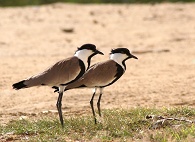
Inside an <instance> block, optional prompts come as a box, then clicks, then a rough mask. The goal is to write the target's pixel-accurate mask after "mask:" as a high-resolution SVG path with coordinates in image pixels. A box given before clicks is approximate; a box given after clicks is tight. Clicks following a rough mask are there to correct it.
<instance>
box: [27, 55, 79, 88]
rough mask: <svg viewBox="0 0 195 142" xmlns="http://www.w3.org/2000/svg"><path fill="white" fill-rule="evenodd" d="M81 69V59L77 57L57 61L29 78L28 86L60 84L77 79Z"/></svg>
mask: <svg viewBox="0 0 195 142" xmlns="http://www.w3.org/2000/svg"><path fill="white" fill-rule="evenodd" d="M80 71H81V67H80V65H79V59H78V58H77V57H71V58H68V59H65V60H61V61H59V62H57V63H55V64H54V65H52V66H51V67H49V68H48V69H47V70H45V71H44V72H42V73H40V74H38V75H35V76H32V77H30V78H28V79H27V80H26V81H25V84H26V85H27V87H31V86H37V85H49V86H58V85H60V84H66V83H68V82H70V81H72V80H73V79H75V78H76V77H77V76H78V74H79V73H80Z"/></svg>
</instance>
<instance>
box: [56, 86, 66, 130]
mask: <svg viewBox="0 0 195 142" xmlns="http://www.w3.org/2000/svg"><path fill="white" fill-rule="evenodd" d="M63 91H64V87H59V96H58V100H57V104H56V106H57V109H58V114H59V117H60V122H61V125H62V127H64V120H63V116H62V97H63Z"/></svg>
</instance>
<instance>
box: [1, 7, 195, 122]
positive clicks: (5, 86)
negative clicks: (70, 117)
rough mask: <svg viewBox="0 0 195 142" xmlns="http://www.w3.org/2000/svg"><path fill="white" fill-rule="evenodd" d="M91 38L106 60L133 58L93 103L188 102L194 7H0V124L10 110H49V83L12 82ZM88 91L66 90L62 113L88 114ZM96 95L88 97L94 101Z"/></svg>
mask: <svg viewBox="0 0 195 142" xmlns="http://www.w3.org/2000/svg"><path fill="white" fill-rule="evenodd" d="M85 43H93V44H95V45H96V46H97V48H98V49H99V50H101V51H103V52H104V53H105V56H100V55H98V56H95V58H93V59H92V63H95V62H98V61H104V60H107V59H108V54H109V52H110V49H111V48H117V47H127V48H128V49H130V50H131V51H132V52H133V53H134V54H135V55H136V56H137V57H138V58H139V60H133V59H131V60H128V61H127V62H126V65H127V70H126V73H125V74H124V75H123V76H122V77H121V78H120V79H119V81H118V82H116V83H115V84H113V85H112V86H109V87H107V88H106V89H105V90H104V94H103V97H102V101H101V102H102V103H101V107H102V109H105V108H131V107H138V106H142V107H174V106H183V105H186V106H191V107H194V106H195V97H194V95H195V4H193V3H191V4H180V3H177V4H168V3H164V4H156V5H144V4H140V5H139V4H134V5H127V4H123V5H116V4H115V5H109V4H108V5H104V4H101V5H95V4H94V5H90V4H88V5H79V4H61V3H56V4H51V5H43V6H30V7H22V8H20V7H18V8H0V123H4V122H5V121H8V120H10V119H12V118H14V116H17V114H18V113H40V112H42V111H45V110H55V111H56V101H57V97H58V94H57V93H55V94H54V93H53V90H52V89H50V88H49V87H34V88H29V89H24V90H20V91H16V90H13V89H12V84H13V83H15V82H18V81H20V80H22V79H24V78H27V77H29V76H31V75H34V74H37V73H39V72H41V71H43V70H44V69H45V68H47V67H48V66H50V65H51V64H53V63H55V62H57V61H58V60H61V59H64V58H67V57H70V56H72V55H73V54H74V52H75V50H76V48H77V47H79V46H81V45H82V44H85ZM91 96H92V90H91V89H80V90H71V91H67V92H65V94H64V97H63V104H62V107H63V111H64V114H66V113H70V112H75V113H76V112H79V111H88V112H90V111H91V109H90V105H89V101H90V99H91ZM97 98H98V97H96V98H95V101H96V100H97Z"/></svg>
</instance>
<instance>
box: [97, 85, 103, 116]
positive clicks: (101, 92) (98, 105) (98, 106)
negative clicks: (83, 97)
mask: <svg viewBox="0 0 195 142" xmlns="http://www.w3.org/2000/svg"><path fill="white" fill-rule="evenodd" d="M102 94H103V88H100V96H99V99H98V102H97V108H98V113H99V116H100V117H101V110H100V101H101V97H102Z"/></svg>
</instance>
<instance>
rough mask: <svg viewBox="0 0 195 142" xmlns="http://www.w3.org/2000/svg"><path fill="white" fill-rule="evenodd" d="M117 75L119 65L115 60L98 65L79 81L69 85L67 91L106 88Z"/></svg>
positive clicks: (92, 67) (91, 68)
mask: <svg viewBox="0 0 195 142" xmlns="http://www.w3.org/2000/svg"><path fill="white" fill-rule="evenodd" d="M116 74H117V63H116V62H114V61H113V60H108V61H105V62H101V63H97V64H95V65H93V66H91V67H90V68H89V70H88V71H86V72H85V74H84V75H83V76H82V77H81V78H80V79H79V80H77V81H75V82H73V83H71V84H69V85H67V87H66V90H68V89H73V88H78V87H82V86H83V87H84V86H87V87H95V86H106V85H108V84H109V83H111V82H112V81H113V80H114V79H115V78H116Z"/></svg>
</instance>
